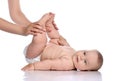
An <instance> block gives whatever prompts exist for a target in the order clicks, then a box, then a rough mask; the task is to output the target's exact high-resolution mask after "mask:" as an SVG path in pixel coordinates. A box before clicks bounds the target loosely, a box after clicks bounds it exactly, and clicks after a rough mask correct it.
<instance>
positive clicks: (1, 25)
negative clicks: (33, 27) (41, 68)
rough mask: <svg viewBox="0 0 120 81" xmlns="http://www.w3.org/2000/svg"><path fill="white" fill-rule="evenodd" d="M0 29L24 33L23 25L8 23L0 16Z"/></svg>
mask: <svg viewBox="0 0 120 81" xmlns="http://www.w3.org/2000/svg"><path fill="white" fill-rule="evenodd" d="M0 30H3V31H6V32H9V33H14V34H19V35H24V30H25V27H20V26H18V25H16V24H13V23H10V22H8V21H6V20H4V19H2V18H0Z"/></svg>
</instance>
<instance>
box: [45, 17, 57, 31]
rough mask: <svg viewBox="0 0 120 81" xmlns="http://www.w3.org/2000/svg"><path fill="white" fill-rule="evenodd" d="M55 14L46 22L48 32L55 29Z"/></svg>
mask: <svg viewBox="0 0 120 81" xmlns="http://www.w3.org/2000/svg"><path fill="white" fill-rule="evenodd" d="M54 17H55V16H54V15H53V16H52V17H51V18H50V19H49V20H48V21H47V22H46V24H45V27H46V31H47V32H50V31H52V30H53V29H55V26H54V24H53V22H54Z"/></svg>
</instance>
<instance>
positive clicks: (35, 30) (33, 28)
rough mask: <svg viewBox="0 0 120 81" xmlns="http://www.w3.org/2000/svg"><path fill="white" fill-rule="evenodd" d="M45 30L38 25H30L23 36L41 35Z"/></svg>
mask: <svg viewBox="0 0 120 81" xmlns="http://www.w3.org/2000/svg"><path fill="white" fill-rule="evenodd" d="M45 31H46V30H45V29H43V27H42V26H41V25H40V24H38V23H31V24H29V25H28V26H27V27H26V28H25V31H24V33H25V35H29V34H31V35H37V33H43V32H45Z"/></svg>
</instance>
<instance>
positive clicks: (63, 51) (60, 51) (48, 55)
mask: <svg viewBox="0 0 120 81" xmlns="http://www.w3.org/2000/svg"><path fill="white" fill-rule="evenodd" d="M73 52H74V50H73V49H72V48H70V47H65V46H59V45H55V44H48V45H47V46H46V48H45V49H44V51H43V53H42V54H41V60H45V59H57V58H61V57H63V56H72V55H73Z"/></svg>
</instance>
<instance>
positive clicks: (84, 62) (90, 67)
mask: <svg viewBox="0 0 120 81" xmlns="http://www.w3.org/2000/svg"><path fill="white" fill-rule="evenodd" d="M73 62H74V65H75V67H76V69H79V70H84V71H97V70H98V69H100V68H101V66H102V64H103V57H102V55H101V53H100V52H99V51H97V50H80V51H77V52H76V53H75V55H74V56H73Z"/></svg>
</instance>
